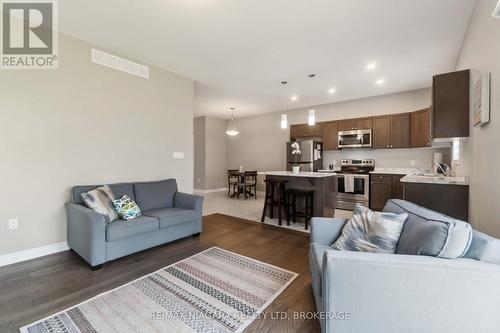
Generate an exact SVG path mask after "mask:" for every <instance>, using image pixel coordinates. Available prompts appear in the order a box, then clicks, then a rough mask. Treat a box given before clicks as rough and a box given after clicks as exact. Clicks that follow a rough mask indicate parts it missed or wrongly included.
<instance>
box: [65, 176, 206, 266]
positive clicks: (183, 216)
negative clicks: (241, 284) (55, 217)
mask: <svg viewBox="0 0 500 333" xmlns="http://www.w3.org/2000/svg"><path fill="white" fill-rule="evenodd" d="M99 186H102V185H90V186H75V187H73V189H72V201H71V202H69V203H67V204H66V211H67V215H68V245H69V247H70V248H71V249H72V250H74V251H75V252H76V253H78V254H79V255H80V256H81V257H82V258H83V259H85V260H86V261H87V262H88V263H89V264H90V266H92V268H93V269H97V268H100V267H102V264H104V263H105V262H107V261H111V260H114V259H117V258H120V257H123V256H126V255H128V254H131V253H134V252H138V251H142V250H145V249H148V248H150V247H154V246H157V245H161V244H164V243H167V242H171V241H174V240H177V239H180V238H183V237H187V236H191V235H193V236H198V235H199V234H200V233H201V231H202V205H203V197H200V196H196V195H191V194H186V193H181V192H178V191H177V182H176V180H175V179H167V180H162V181H154V182H137V183H119V184H110V185H109V187H110V188H111V190H112V191H113V194H114V195H115V197H117V198H119V197H121V196H123V195H124V194H126V195H127V196H129V197H130V198H131V199H132V200H134V201H136V202H137V204H138V205H139V207H140V208H141V210H142V215H141V216H139V217H137V218H135V219H134V220H131V221H125V220H115V221H113V222H111V223H106V222H105V220H104V216H103V215H101V214H99V213H96V212H95V211H93V210H91V209H89V208H87V207H86V206H84V204H83V200H82V197H81V194H82V193H85V192H88V191H90V190H93V189H95V188H97V187H99Z"/></svg>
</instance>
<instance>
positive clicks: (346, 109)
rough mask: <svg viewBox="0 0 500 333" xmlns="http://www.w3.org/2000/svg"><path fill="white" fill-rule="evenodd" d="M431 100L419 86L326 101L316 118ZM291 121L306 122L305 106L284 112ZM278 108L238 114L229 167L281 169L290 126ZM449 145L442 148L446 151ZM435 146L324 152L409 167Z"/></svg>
mask: <svg viewBox="0 0 500 333" xmlns="http://www.w3.org/2000/svg"><path fill="white" fill-rule="evenodd" d="M430 103H431V97H430V89H421V90H415V91H409V92H403V93H397V94H391V95H385V96H378V97H370V98H365V99H359V100H354V101H348V102H341V103H333V104H326V105H321V106H317V107H315V109H316V117H317V121H326V120H331V119H345V118H353V117H363V116H375V115H382V114H391V113H400V112H409V111H415V110H419V109H422V108H425V107H428V106H429V105H430ZM286 113H287V114H288V120H289V122H290V123H291V124H298V123H305V122H307V112H306V109H295V110H289V111H287V112H286ZM280 116H281V112H275V113H269V114H264V115H258V116H253V117H246V118H240V119H238V120H237V127H238V129H239V130H240V134H239V135H238V136H235V137H231V138H228V141H227V142H228V153H227V157H228V163H227V165H228V167H229V168H237V167H239V166H240V165H243V166H244V167H245V168H246V169H247V170H249V169H257V170H261V171H262V170H283V169H284V167H285V158H286V156H285V144H286V142H287V141H288V140H289V129H286V130H282V129H280ZM448 150H449V149H447V150H443V149H440V150H439V151H444V152H445V153H447V151H448ZM434 151H436V150H435V149H394V150H344V151H341V152H334V151H332V152H326V153H325V165H327V164H329V163H331V162H333V161H334V160H338V159H342V158H351V157H361V156H366V157H367V158H375V159H376V160H377V161H378V163H379V166H383V167H410V162H411V160H415V161H416V163H417V167H422V166H424V165H425V164H427V163H429V162H430V161H432V155H433V152H434Z"/></svg>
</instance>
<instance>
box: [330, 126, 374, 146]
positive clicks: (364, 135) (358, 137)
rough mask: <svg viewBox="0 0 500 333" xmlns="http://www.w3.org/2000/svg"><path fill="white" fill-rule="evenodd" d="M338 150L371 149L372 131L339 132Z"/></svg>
mask: <svg viewBox="0 0 500 333" xmlns="http://www.w3.org/2000/svg"><path fill="white" fill-rule="evenodd" d="M338 135H339V138H338V139H339V142H338V147H339V148H370V147H372V130H371V129H369V130H354V131H341V132H339V134H338Z"/></svg>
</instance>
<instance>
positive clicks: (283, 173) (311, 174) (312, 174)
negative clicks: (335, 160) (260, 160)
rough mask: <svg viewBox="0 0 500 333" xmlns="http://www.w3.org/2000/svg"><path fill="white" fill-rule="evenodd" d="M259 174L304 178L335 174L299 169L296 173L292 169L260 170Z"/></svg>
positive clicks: (332, 174)
mask: <svg viewBox="0 0 500 333" xmlns="http://www.w3.org/2000/svg"><path fill="white" fill-rule="evenodd" d="M259 175H265V176H286V177H305V178H326V177H332V176H335V173H330V172H304V171H301V172H300V173H299V174H298V175H296V174H294V173H293V172H292V171H261V172H259Z"/></svg>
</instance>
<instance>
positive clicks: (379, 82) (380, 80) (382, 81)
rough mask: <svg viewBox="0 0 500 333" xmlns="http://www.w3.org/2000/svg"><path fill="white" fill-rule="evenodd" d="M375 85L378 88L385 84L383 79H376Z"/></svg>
mask: <svg viewBox="0 0 500 333" xmlns="http://www.w3.org/2000/svg"><path fill="white" fill-rule="evenodd" d="M375 83H376V84H377V85H379V86H380V85H382V84H384V83H385V79H378V80H377V81H375Z"/></svg>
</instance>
